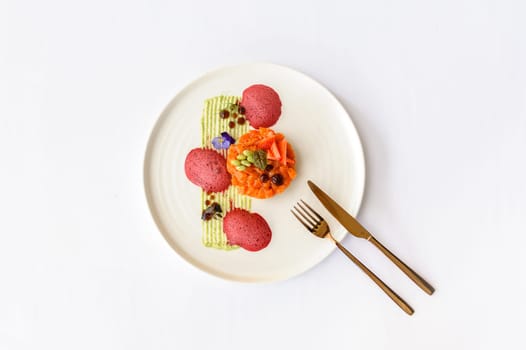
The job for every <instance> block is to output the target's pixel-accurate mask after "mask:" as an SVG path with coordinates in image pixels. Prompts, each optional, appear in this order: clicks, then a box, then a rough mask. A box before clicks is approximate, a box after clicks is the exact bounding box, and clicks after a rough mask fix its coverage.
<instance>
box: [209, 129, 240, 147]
mask: <svg viewBox="0 0 526 350" xmlns="http://www.w3.org/2000/svg"><path fill="white" fill-rule="evenodd" d="M235 142H236V140H234V138H233V137H232V136H230V135H229V134H228V133H227V132H226V131H225V132H222V133H221V136H217V137H214V138H213V139H212V145H213V146H214V148H215V149H228V147H230V145H232V144H233V143H235Z"/></svg>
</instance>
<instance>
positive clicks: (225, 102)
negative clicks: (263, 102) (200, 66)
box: [201, 96, 252, 250]
mask: <svg viewBox="0 0 526 350" xmlns="http://www.w3.org/2000/svg"><path fill="white" fill-rule="evenodd" d="M238 100H239V97H237V96H217V97H213V98H210V99H207V100H205V106H204V108H203V115H202V117H201V146H202V147H204V148H213V147H212V143H211V141H212V139H213V138H214V137H216V136H220V135H221V132H223V131H226V132H228V133H229V134H230V135H231V136H232V137H233V138H234V139H235V140H238V139H239V138H240V137H241V135H243V134H245V133H246V132H247V131H248V123H245V124H243V125H239V124H236V126H235V127H234V128H232V129H231V128H230V127H229V126H228V123H229V122H231V121H233V120H234V119H233V118H231V117H230V118H227V119H222V118H220V116H219V113H220V112H221V111H222V110H223V109H228V107H229V106H230V104H232V103H236V102H237V101H238ZM220 153H221V154H222V155H223V156H224V157H225V158H226V155H227V151H226V150H221V151H220ZM214 196H215V198H214V200H213V201H215V202H217V203H219V205H220V206H221V208H222V209H223V215H224V214H225V213H226V212H227V211H228V210H230V200H232V201H233V202H234V205H235V206H236V208H243V209H246V210H250V207H251V204H252V201H251V199H250V197H248V196H244V195H242V194H240V193H239V192H238V190H237V188H235V187H234V186H230V187H229V188H228V189H227V190H226V191H224V192H223V193H214ZM207 198H208V195H207V193H206V192H205V191H201V207H202V209H203V210H204V209H206V207H207V205H206V203H205V202H206V200H207ZM202 226H203V234H202V241H203V245H205V246H206V247H212V248H217V249H223V250H232V249H237V248H238V246H232V245H229V244H228V243H227V240H226V236H225V234H224V233H223V220H222V219H212V220H209V221H202Z"/></svg>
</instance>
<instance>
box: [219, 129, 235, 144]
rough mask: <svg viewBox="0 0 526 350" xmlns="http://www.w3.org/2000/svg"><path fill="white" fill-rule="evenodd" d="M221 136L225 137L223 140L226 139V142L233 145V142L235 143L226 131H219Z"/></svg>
mask: <svg viewBox="0 0 526 350" xmlns="http://www.w3.org/2000/svg"><path fill="white" fill-rule="evenodd" d="M221 136H222V137H223V138H224V139H225V140H228V142H230V144H231V145H233V144H234V143H236V140H235V139H234V138H233V137H232V136H230V134H229V133H227V132H226V131H223V132H222V133H221Z"/></svg>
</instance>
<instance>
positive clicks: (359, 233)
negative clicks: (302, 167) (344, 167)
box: [307, 180, 371, 240]
mask: <svg viewBox="0 0 526 350" xmlns="http://www.w3.org/2000/svg"><path fill="white" fill-rule="evenodd" d="M307 184H308V185H309V187H310V189H311V190H312V192H313V193H314V195H315V196H316V197H318V199H319V201H320V202H321V203H322V204H323V206H324V207H325V208H326V209H327V210H328V211H329V212H330V213H331V214H332V215H333V216H334V217H335V218H336V220H338V222H339V223H340V224H342V226H343V227H345V228H346V229H347V231H349V233H350V234H352V235H353V236H356V237H359V238H365V239H367V240H369V239H370V238H371V234H370V233H369V231H367V230H366V229H365V227H363V226H362V225H361V224H360V223H359V222H358V221H357V220H356V219H355V218H353V217H352V216H351V214H349V213H348V212H347V211H346V210H345V209H343V208H342V207H341V206H340V205H339V204H338V203H336V201H334V200H333V199H332V198H331V197H329V195H328V194H327V193H325V192H323V191H322V190H321V189H320V188H319V187H318V186H316V185H315V184H314V183H313V182H312V181H310V180H308V181H307Z"/></svg>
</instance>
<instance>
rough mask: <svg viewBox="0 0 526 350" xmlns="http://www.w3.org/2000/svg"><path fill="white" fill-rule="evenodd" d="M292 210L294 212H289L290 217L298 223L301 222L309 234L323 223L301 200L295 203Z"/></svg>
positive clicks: (318, 215)
mask: <svg viewBox="0 0 526 350" xmlns="http://www.w3.org/2000/svg"><path fill="white" fill-rule="evenodd" d="M294 209H295V210H291V213H292V215H294V216H295V217H296V219H298V221H299V222H301V223H302V224H303V226H305V228H306V229H307V230H309V231H310V232H314V230H315V229H316V227H317V226H318V225H319V224H320V223H321V222H322V221H323V218H322V217H321V216H320V214H318V213H317V212H316V211H315V210H314V209H312V208H311V207H310V205H308V204H307V203H305V202H304V201H303V200H301V199H300V201H299V202H298V203H296V205H295V206H294ZM298 214H299V215H298ZM300 216H301V217H300Z"/></svg>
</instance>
